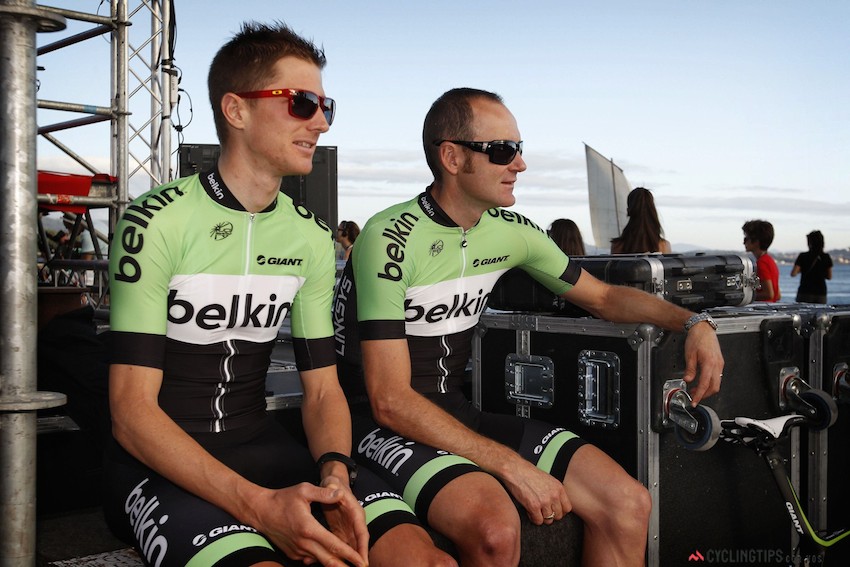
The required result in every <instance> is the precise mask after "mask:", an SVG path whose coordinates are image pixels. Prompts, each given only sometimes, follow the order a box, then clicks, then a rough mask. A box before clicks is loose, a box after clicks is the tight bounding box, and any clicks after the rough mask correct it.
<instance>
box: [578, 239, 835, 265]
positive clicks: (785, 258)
mask: <svg viewBox="0 0 850 567" xmlns="http://www.w3.org/2000/svg"><path fill="white" fill-rule="evenodd" d="M584 247H585V250H586V251H587V254H588V255H589V256H595V255H599V254H607V253H608V249H607V248H604V249H603V248H597V247H596V246H593V245H592V244H587V243H585V245H584ZM670 247H671V248H672V249H673V253H674V254H741V253H743V252H744V251H743V250H712V249H710V248H703V247H701V246H697V245H695V244H687V243H676V244H671V245H670ZM800 252H802V250H800V251H797V252H773V251H771V253H770V255H771V256H773V258H774V259H775V260H776V261H777V262H779V263H780V264H793V263H794V260H796V259H797V256H798V255H799V254H800ZM827 253H828V254H829V255H830V256H831V257H832V261H833V263H835V264H850V248H837V249H834V250H827Z"/></svg>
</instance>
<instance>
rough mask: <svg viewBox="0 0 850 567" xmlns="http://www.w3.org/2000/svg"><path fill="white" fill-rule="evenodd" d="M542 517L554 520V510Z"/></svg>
mask: <svg viewBox="0 0 850 567" xmlns="http://www.w3.org/2000/svg"><path fill="white" fill-rule="evenodd" d="M543 519H544V520H554V519H555V512H552V513H551V514H549V515H548V516H543Z"/></svg>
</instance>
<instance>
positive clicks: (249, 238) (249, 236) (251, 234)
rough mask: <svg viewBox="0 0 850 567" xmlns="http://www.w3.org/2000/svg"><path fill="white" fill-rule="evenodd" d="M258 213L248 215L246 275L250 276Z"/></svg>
mask: <svg viewBox="0 0 850 567" xmlns="http://www.w3.org/2000/svg"><path fill="white" fill-rule="evenodd" d="M256 216H257V215H256V213H248V233H247V235H246V237H245V268H244V275H246V276H247V275H248V271H249V270H250V268H251V242H252V240H253V238H254V219H255V218H256Z"/></svg>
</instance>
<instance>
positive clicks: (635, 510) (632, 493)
mask: <svg viewBox="0 0 850 567" xmlns="http://www.w3.org/2000/svg"><path fill="white" fill-rule="evenodd" d="M616 495H617V497H616V501H615V502H614V503H613V506H612V507H610V508H609V509H608V513H607V514H606V523H608V525H609V529H613V530H615V531H616V532H620V533H622V532H631V533H636V534H637V535H639V536H640V537H641V538H643V537H646V530H647V528H648V526H649V514H650V512H651V511H652V499H651V498H650V496H649V491H648V490H647V489H646V488H645V487H644V486H643V485H642V484H640V483H639V482H637V481H636V480H634V479H630V482H625V483H623V485H622V486H621V487H619V490H617V491H616Z"/></svg>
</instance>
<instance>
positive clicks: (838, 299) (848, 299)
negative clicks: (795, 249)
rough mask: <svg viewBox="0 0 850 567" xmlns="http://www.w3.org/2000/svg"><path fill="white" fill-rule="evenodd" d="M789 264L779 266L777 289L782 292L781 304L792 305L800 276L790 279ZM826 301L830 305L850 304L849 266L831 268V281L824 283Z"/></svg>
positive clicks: (837, 265)
mask: <svg viewBox="0 0 850 567" xmlns="http://www.w3.org/2000/svg"><path fill="white" fill-rule="evenodd" d="M791 268H792V265H791V264H779V289H780V290H781V291H782V299H781V300H780V302H781V303H793V302H794V298H796V297H797V288H798V287H800V276H797V277H796V278H792V277H791V276H790V274H791ZM826 293H827V296H826V300H827V303H829V304H830V305H848V304H850V264H835V265H834V266H833V267H832V279H831V280H827V282H826Z"/></svg>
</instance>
